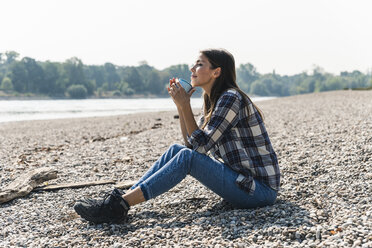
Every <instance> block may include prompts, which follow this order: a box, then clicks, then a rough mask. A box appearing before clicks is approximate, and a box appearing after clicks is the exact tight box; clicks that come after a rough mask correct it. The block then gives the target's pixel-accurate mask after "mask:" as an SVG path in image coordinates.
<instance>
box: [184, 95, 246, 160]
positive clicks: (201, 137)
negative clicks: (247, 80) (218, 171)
mask: <svg viewBox="0 0 372 248" xmlns="http://www.w3.org/2000/svg"><path fill="white" fill-rule="evenodd" d="M240 101H241V100H240V99H239V96H238V95H237V94H236V93H234V92H229V91H227V92H225V93H224V94H222V95H221V97H220V98H219V99H218V101H217V103H216V107H215V109H214V111H213V113H212V116H211V119H210V120H209V122H208V124H207V125H206V126H205V127H204V129H197V130H195V131H194V132H193V133H192V134H191V135H190V136H189V137H188V142H189V143H190V144H191V145H192V146H193V149H194V150H196V151H197V152H200V153H204V154H206V153H207V152H208V151H209V150H211V149H212V148H213V147H214V146H215V145H216V144H217V143H218V141H219V140H220V139H221V138H222V136H223V134H224V133H225V132H226V131H228V130H230V129H231V128H232V127H234V126H235V125H236V123H237V122H238V114H239V108H240Z"/></svg>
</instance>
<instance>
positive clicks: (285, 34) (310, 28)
mask: <svg viewBox="0 0 372 248" xmlns="http://www.w3.org/2000/svg"><path fill="white" fill-rule="evenodd" d="M0 7H1V8H2V9H4V10H7V11H4V12H3V13H2V15H1V16H0V23H1V27H2V32H3V35H2V36H3V37H2V41H1V43H0V51H2V52H5V51H16V52H18V53H19V54H20V57H21V58H22V57H31V58H34V59H36V60H38V61H48V60H49V61H53V62H61V63H62V62H64V61H66V60H67V59H69V58H72V57H77V58H79V59H80V60H82V62H83V63H84V64H86V65H103V64H104V63H106V62H109V63H112V64H115V65H118V66H138V65H139V63H140V62H141V61H146V62H147V63H148V65H150V66H152V67H154V68H156V69H158V70H163V69H165V68H167V67H169V66H171V65H177V64H187V65H190V64H192V63H193V62H194V60H195V58H196V57H197V55H198V52H199V51H200V50H202V49H204V48H221V47H222V48H225V49H227V50H228V51H230V52H231V53H232V54H233V55H234V57H235V61H236V65H237V66H239V65H240V64H246V63H251V64H252V65H254V66H255V68H256V69H257V72H259V73H260V74H267V73H272V72H273V71H275V73H276V74H279V75H296V74H301V73H303V72H307V73H309V72H311V71H312V70H313V68H314V66H319V67H321V68H323V69H324V71H325V72H327V73H331V74H334V75H339V74H340V73H341V72H342V71H348V72H350V71H354V70H358V71H361V72H363V73H370V72H371V69H372V60H371V58H372V47H371V46H370V44H371V43H372V34H371V33H370V32H368V30H369V29H370V27H369V24H370V23H372V15H370V13H369V10H370V9H371V7H372V2H369V1H363V0H359V1H354V2H351V1H347V0H343V1H335V0H334V1H326V2H324V1H320V0H314V1H301V2H298V1H294V0H283V1H280V2H277V1H274V0H264V1H257V0H254V1H249V2H247V1H234V2H232V3H225V2H223V1H217V0H214V1H211V0H208V1H203V2H198V1H196V0H191V1H187V2H173V1H170V0H159V1H157V2H156V3H155V2H147V1H145V0H138V1H136V2H129V1H117V0H110V1H106V2H105V3H101V2H100V1H72V0H68V1H64V2H51V1H46V0H35V1H32V2H28V1H25V0H20V1H10V0H5V1H2V2H1V3H0ZM208 13H211V14H208ZM221 15H223V16H224V18H218V16H221ZM9 20H11V21H9Z"/></svg>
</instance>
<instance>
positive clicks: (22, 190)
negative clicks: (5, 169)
mask: <svg viewBox="0 0 372 248" xmlns="http://www.w3.org/2000/svg"><path fill="white" fill-rule="evenodd" d="M55 178H57V170H54V169H50V168H39V169H35V170H32V171H29V172H27V173H25V174H23V175H21V176H20V177H18V178H17V179H16V180H14V181H13V182H12V183H10V184H9V185H8V186H7V187H5V188H4V189H1V190H0V204H1V203H5V202H8V201H11V200H13V199H15V198H18V197H22V196H25V195H28V194H29V193H30V192H31V191H51V190H59V189H66V188H82V187H89V186H95V185H103V184H115V185H114V187H115V188H119V189H127V188H130V187H131V186H132V185H134V184H135V183H136V181H123V182H116V181H115V180H101V181H90V182H75V183H61V184H49V185H44V186H40V184H42V183H43V182H45V181H48V180H51V179H55Z"/></svg>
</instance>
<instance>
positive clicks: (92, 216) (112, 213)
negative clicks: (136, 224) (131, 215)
mask: <svg viewBox="0 0 372 248" xmlns="http://www.w3.org/2000/svg"><path fill="white" fill-rule="evenodd" d="M74 209H75V211H76V212H77V213H78V214H79V215H80V216H81V217H82V218H84V219H86V220H88V221H91V222H93V223H96V224H99V223H123V222H125V221H126V219H127V215H128V210H129V204H128V203H127V202H126V201H125V200H124V198H123V197H122V192H121V191H119V190H118V189H114V190H113V191H112V192H111V193H109V194H107V195H106V196H105V197H104V198H103V199H102V200H96V199H83V200H80V201H77V202H76V203H75V205H74Z"/></svg>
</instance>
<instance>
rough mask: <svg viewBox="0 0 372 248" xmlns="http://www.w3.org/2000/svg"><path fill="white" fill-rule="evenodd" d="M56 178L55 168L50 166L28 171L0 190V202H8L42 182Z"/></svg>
mask: <svg viewBox="0 0 372 248" xmlns="http://www.w3.org/2000/svg"><path fill="white" fill-rule="evenodd" d="M55 178H57V170H55V169H51V168H38V169H35V170H32V171H29V172H27V173H25V174H23V175H21V176H20V177H18V178H17V179H16V180H15V181H13V182H12V183H10V184H9V185H8V186H7V187H5V188H4V189H1V190H0V203H4V202H8V201H11V200H13V199H14V198H17V197H22V196H25V195H28V194H29V193H30V192H31V191H32V190H33V189H34V188H35V187H36V186H38V185H39V184H41V183H42V182H45V181H48V180H51V179H55Z"/></svg>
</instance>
